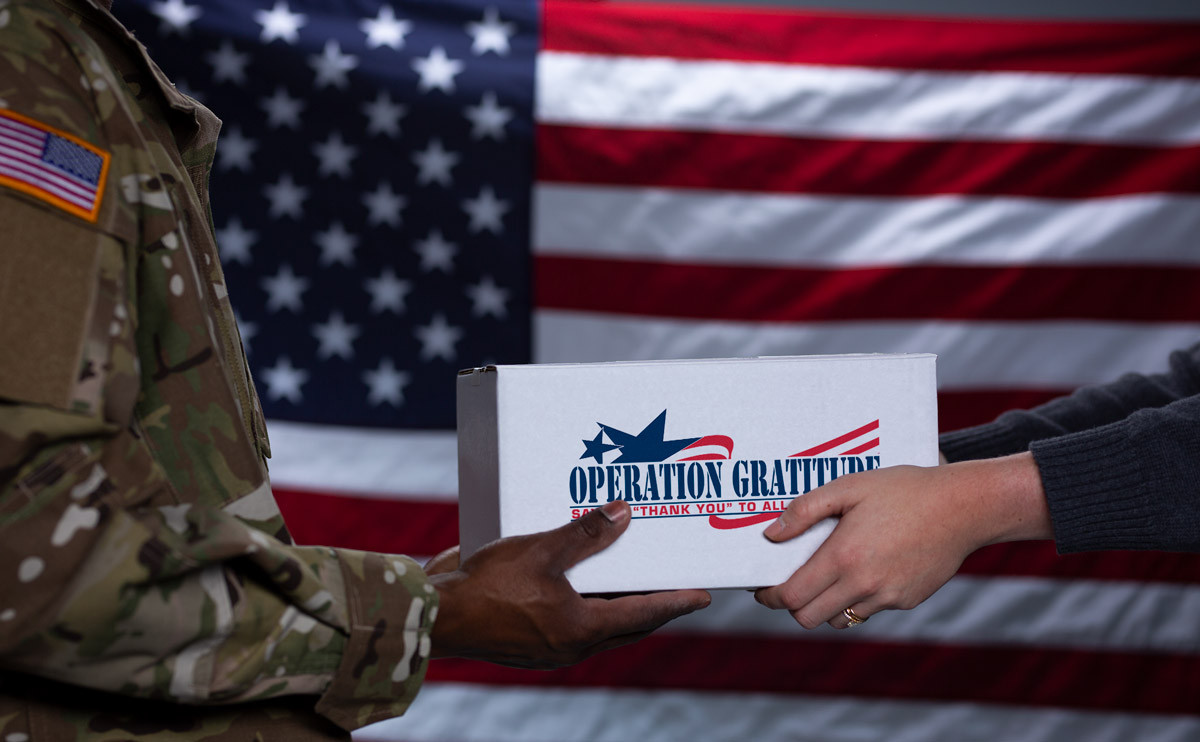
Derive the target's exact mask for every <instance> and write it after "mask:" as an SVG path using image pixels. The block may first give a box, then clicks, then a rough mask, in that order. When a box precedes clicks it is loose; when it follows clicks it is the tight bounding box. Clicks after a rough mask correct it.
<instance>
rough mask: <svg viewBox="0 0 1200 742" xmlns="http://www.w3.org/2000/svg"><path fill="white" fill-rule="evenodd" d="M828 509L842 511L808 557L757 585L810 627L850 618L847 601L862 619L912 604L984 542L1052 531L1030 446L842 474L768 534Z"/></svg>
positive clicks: (793, 528) (763, 596) (784, 533)
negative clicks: (777, 580)
mask: <svg viewBox="0 0 1200 742" xmlns="http://www.w3.org/2000/svg"><path fill="white" fill-rule="evenodd" d="M830 516H834V517H838V516H840V521H839V523H838V525H837V527H836V528H834V530H833V533H831V534H830V536H829V538H828V539H827V540H826V541H825V543H823V544H822V545H821V547H820V548H819V549H817V552H816V553H815V554H813V556H812V558H811V559H809V560H808V562H807V563H805V564H804V565H803V566H801V567H800V568H799V569H797V570H796V572H795V573H794V574H793V575H792V576H791V577H790V578H788V580H787V581H786V582H784V583H783V584H782V585H776V586H774V587H767V588H762V589H760V590H758V591H757V592H756V593H755V599H756V600H758V602H760V603H762V604H763V605H765V606H767V607H768V608H777V609H784V610H787V611H790V612H791V614H792V616H793V617H794V618H795V619H796V621H797V622H798V623H799V624H800V625H801V626H804V627H805V628H808V629H812V628H816V627H817V626H819V625H821V624H822V623H825V622H828V623H829V624H830V625H831V626H833V627H835V628H846V627H847V626H849V625H850V623H851V622H850V619H849V617H848V616H846V615H845V614H843V611H844V610H845V609H847V608H849V609H850V611H851V612H852V613H853V614H855V615H856V616H858V617H861V618H863V619H866V618H868V617H870V616H872V615H874V614H876V613H878V612H879V611H882V610H887V609H893V608H899V609H904V610H907V609H909V608H913V607H915V606H917V605H919V604H920V603H921V602H923V601H924V600H925V599H926V598H928V597H929V596H930V595H932V594H933V593H934V592H936V591H937V590H938V588H940V587H941V586H942V585H944V584H945V583H946V581H947V580H949V579H950V578H951V577H952V576H953V575H954V573H955V572H956V571H958V568H959V566H960V565H961V564H962V562H963V560H964V559H965V558H966V557H967V555H969V554H970V553H971V552H973V551H975V550H976V549H978V548H980V547H981V546H985V545H987V544H991V543H998V542H1001V541H1018V540H1024V539H1040V538H1051V537H1052V536H1053V532H1052V529H1051V525H1050V515H1049V511H1048V510H1047V508H1046V499H1045V494H1044V492H1043V490H1042V484H1041V478H1040V475H1039V474H1038V470H1037V464H1036V463H1035V462H1034V460H1033V456H1032V455H1031V454H1029V453H1021V454H1016V455H1013V456H1006V457H1003V458H998V459H987V460H981V461H964V462H961V463H957V464H947V465H945V466H938V467H930V468H922V467H916V466H896V467H889V468H885V469H876V470H873V471H868V472H861V473H858V474H852V475H849V476H844V477H839V478H837V479H836V480H834V481H832V482H830V483H829V484H826V485H825V486H823V487H820V488H818V489H816V490H813V491H812V492H810V493H809V494H807V495H803V496H801V497H797V498H796V499H795V500H793V501H792V502H791V504H789V505H788V508H787V510H786V511H785V512H784V513H783V515H781V516H780V517H779V519H778V520H776V521H774V522H773V523H772V524H771V525H770V526H768V527H767V529H766V531H765V535H766V537H767V538H769V539H771V540H772V541H786V540H788V539H791V538H795V537H796V536H798V535H800V534H801V533H803V532H804V531H806V530H808V528H810V527H811V526H813V525H814V524H816V523H817V522H818V521H820V520H822V519H824V518H827V517H830Z"/></svg>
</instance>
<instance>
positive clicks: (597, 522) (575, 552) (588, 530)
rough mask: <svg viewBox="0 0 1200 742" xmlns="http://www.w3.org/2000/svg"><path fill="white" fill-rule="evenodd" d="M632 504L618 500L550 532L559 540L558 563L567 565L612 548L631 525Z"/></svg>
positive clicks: (563, 567)
mask: <svg viewBox="0 0 1200 742" xmlns="http://www.w3.org/2000/svg"><path fill="white" fill-rule="evenodd" d="M629 518H630V511H629V505H627V504H626V503H625V502H624V501H622V500H614V501H613V502H610V503H608V504H606V505H604V507H601V508H597V509H596V510H592V511H590V512H588V513H587V514H585V515H583V516H581V517H579V518H577V519H575V520H574V521H572V522H570V523H568V524H567V525H565V526H563V527H562V528H559V529H557V530H555V531H551V532H550V533H551V534H552V535H553V536H554V538H556V539H557V540H558V546H559V548H558V550H557V555H558V559H557V564H556V565H555V566H557V567H559V568H561V569H564V570H565V569H567V568H568V567H572V566H574V565H576V564H578V563H579V562H581V561H583V560H584V559H587V558H588V557H590V556H591V555H592V554H595V553H597V552H599V551H603V550H604V549H606V548H608V546H609V545H610V544H612V542H613V541H616V540H617V537H618V536H620V535H621V534H622V533H624V532H625V529H626V528H628V527H629Z"/></svg>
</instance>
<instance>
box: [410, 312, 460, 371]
mask: <svg viewBox="0 0 1200 742" xmlns="http://www.w3.org/2000/svg"><path fill="white" fill-rule="evenodd" d="M416 332H417V338H418V339H419V340H420V341H421V358H422V359H424V360H426V361H429V360H433V359H434V358H442V359H445V360H447V361H453V360H454V344H455V343H457V342H458V340H459V338H461V337H462V330H461V329H460V328H458V327H455V326H453V325H451V324H450V323H449V322H447V321H446V317H445V316H444V315H441V314H438V315H435V316H434V318H433V320H432V321H431V322H430V323H429V324H428V325H421V326H420V327H418V328H417V330H416Z"/></svg>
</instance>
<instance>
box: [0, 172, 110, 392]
mask: <svg viewBox="0 0 1200 742" xmlns="http://www.w3.org/2000/svg"><path fill="white" fill-rule="evenodd" d="M0 224H3V225H4V232H5V234H4V241H3V243H2V246H0V349H2V351H0V398H4V399H8V400H11V401H18V402H32V403H35V404H43V405H49V406H53V407H57V408H60V409H67V410H72V411H77V412H84V413H93V414H95V413H99V412H100V409H99V404H100V402H101V400H100V391H101V387H102V384H103V379H104V376H105V375H106V374H107V372H108V370H109V368H110V354H111V348H112V344H113V341H114V340H115V339H116V338H117V337H119V336H121V335H125V334H126V331H127V328H126V327H125V326H124V324H125V321H126V318H127V317H126V315H127V311H126V307H125V306H124V305H123V303H122V302H121V300H120V293H119V288H118V287H117V286H115V285H114V286H108V287H105V286H104V285H103V271H102V266H101V257H102V253H103V250H104V249H105V246H106V244H107V245H109V246H110V247H115V246H116V243H115V242H114V241H113V239H112V238H111V237H109V236H108V235H105V234H104V233H101V232H99V231H96V230H95V229H93V228H90V227H89V226H85V225H83V224H82V223H81V222H80V220H78V219H75V218H73V217H69V216H67V215H59V214H58V213H55V212H52V211H51V210H50V209H47V208H42V207H41V206H39V205H35V204H32V203H29V202H28V201H26V200H24V199H22V198H21V197H20V196H14V195H6V194H3V193H0ZM117 249H119V248H117ZM114 280H119V279H116V278H115V277H114ZM106 289H107V290H106Z"/></svg>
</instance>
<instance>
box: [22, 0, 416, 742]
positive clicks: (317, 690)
mask: <svg viewBox="0 0 1200 742" xmlns="http://www.w3.org/2000/svg"><path fill="white" fill-rule="evenodd" d="M95 3H96V0H59V1H58V2H53V1H52V0H0V155H3V154H5V153H7V154H8V157H7V159H5V158H3V157H0V740H30V741H32V742H38V741H40V740H54V741H55V742H59V741H60V740H74V739H87V740H118V739H119V740H128V739H156V740H157V739H171V740H179V741H183V742H188V741H191V740H226V739H238V740H253V739H263V740H269V739H282V740H289V741H290V740H305V739H330V738H345V737H347V736H348V734H347V732H346V731H345V730H351V729H354V728H357V727H359V726H362V725H364V724H368V723H371V722H374V721H378V720H380V719H385V718H389V717H392V716H396V715H399V714H401V713H402V712H403V711H404V709H405V708H406V707H407V705H408V704H409V703H410V702H411V700H412V698H413V696H414V695H415V694H416V692H417V689H418V687H419V685H420V683H421V680H422V678H423V676H424V673H425V667H426V664H427V658H428V656H429V629H430V627H431V625H432V622H433V620H434V618H435V616H436V610H437V607H436V606H437V600H436V593H435V591H434V590H433V588H432V586H431V585H430V584H429V582H428V580H427V578H426V577H425V575H424V574H423V573H422V572H421V570H420V568H419V567H418V566H417V565H416V564H415V563H414V562H412V561H411V560H409V559H407V558H404V557H398V556H387V555H382V554H372V553H364V552H356V551H352V550H346V549H330V548H324V547H299V546H295V545H292V544H291V540H290V538H289V536H288V533H287V530H286V528H285V527H284V524H283V521H282V519H281V518H280V515H279V511H278V509H277V508H276V506H275V502H274V499H273V498H272V495H271V490H270V485H269V483H268V481H267V474H266V466H265V458H266V457H267V456H269V449H268V443H267V436H266V431H265V426H264V424H263V420H262V413H261V411H260V409H259V405H258V400H257V397H256V396H255V393H254V387H253V385H252V382H251V380H250V376H249V372H248V369H247V366H246V361H245V357H244V355H243V352H242V346H241V341H240V337H239V335H238V333H237V328H236V325H235V323H234V319H233V313H232V311H231V309H230V306H229V302H228V300H227V297H226V292H225V285H224V279H223V276H222V272H221V268H220V266H219V264H218V259H217V251H216V246H215V243H214V238H213V228H212V220H211V217H210V215H209V213H208V198H207V183H208V174H209V171H210V169H211V165H212V160H213V155H214V151H215V141H216V135H217V130H218V128H219V126H220V122H219V121H218V120H217V119H216V117H214V116H213V115H212V113H210V112H209V111H208V110H206V109H204V108H203V107H202V106H200V105H199V104H197V103H196V102H195V101H193V100H191V99H189V98H187V97H186V96H184V95H182V94H180V93H179V92H177V91H176V90H175V89H174V87H173V86H172V85H171V84H170V83H169V82H167V81H166V79H165V78H164V76H163V75H162V73H161V71H159V70H158V68H157V67H156V66H155V65H154V64H153V62H151V61H150V59H149V58H148V57H147V56H146V53H145V50H144V48H143V47H142V46H141V44H139V43H138V42H137V41H136V40H134V38H133V37H132V35H130V34H129V33H128V32H127V31H126V30H125V29H124V27H122V26H121V25H120V24H119V23H118V22H117V21H116V19H114V18H113V16H112V15H110V14H109V12H108V11H107V10H106V9H104V8H102V7H100V6H99V5H96V4H95ZM30 142H32V143H33V144H32V145H30ZM27 145H30V146H31V147H32V149H31V150H30V151H32V152H33V160H34V161H33V162H32V164H30V163H28V162H26V163H24V164H22V161H19V157H18V156H19V155H20V152H19V151H18V150H21V149H22V148H28V147H27ZM14 153H16V154H14ZM14 158H18V159H16V160H15V159H14ZM39 158H40V159H39ZM14 162H15V163H16V164H14ZM55 169H56V170H55ZM49 171H54V172H66V173H69V174H73V175H74V176H75V179H76V181H77V183H76V186H67V187H62V186H55V185H54V183H52V182H50V181H49V180H47V179H46V173H47V172H49ZM89 184H90V185H89ZM72 188H74V190H71V189H72ZM92 191H94V195H89V193H91V192H92Z"/></svg>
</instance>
